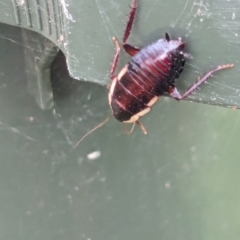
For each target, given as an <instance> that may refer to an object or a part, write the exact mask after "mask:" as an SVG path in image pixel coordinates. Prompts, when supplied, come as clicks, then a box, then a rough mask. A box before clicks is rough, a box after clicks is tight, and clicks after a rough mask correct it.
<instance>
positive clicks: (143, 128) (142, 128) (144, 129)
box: [136, 121, 147, 134]
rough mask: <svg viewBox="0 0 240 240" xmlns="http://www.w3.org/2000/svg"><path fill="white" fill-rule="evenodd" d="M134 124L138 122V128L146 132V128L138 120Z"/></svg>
mask: <svg viewBox="0 0 240 240" xmlns="http://www.w3.org/2000/svg"><path fill="white" fill-rule="evenodd" d="M136 124H138V125H139V126H140V128H141V130H142V131H143V133H144V134H147V130H146V128H145V127H144V126H143V124H142V123H141V122H140V121H136Z"/></svg>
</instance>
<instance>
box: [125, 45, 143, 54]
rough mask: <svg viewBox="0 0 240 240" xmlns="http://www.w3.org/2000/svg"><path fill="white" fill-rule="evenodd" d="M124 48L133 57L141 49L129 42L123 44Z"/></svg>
mask: <svg viewBox="0 0 240 240" xmlns="http://www.w3.org/2000/svg"><path fill="white" fill-rule="evenodd" d="M123 48H124V50H125V51H126V52H127V53H128V54H129V55H130V56H132V57H133V56H134V55H135V54H136V53H138V52H139V51H140V49H139V48H138V47H135V46H132V45H130V44H128V43H125V44H123Z"/></svg>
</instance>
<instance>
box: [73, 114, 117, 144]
mask: <svg viewBox="0 0 240 240" xmlns="http://www.w3.org/2000/svg"><path fill="white" fill-rule="evenodd" d="M112 116H113V114H111V115H110V116H108V117H107V118H106V119H105V120H104V121H103V122H101V123H100V124H98V125H97V126H96V127H94V128H93V129H92V130H90V131H89V132H87V133H86V134H85V135H84V136H83V137H82V138H81V139H80V140H79V141H78V142H77V143H76V144H75V146H74V147H73V148H76V147H77V146H78V145H79V143H80V142H82V140H83V139H84V138H85V137H87V136H88V135H89V134H91V133H92V132H94V131H96V130H97V129H98V128H100V127H102V126H103V125H104V124H106V123H107V122H108V121H109V119H110V118H111V117H112Z"/></svg>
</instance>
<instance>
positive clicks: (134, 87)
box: [75, 0, 233, 147]
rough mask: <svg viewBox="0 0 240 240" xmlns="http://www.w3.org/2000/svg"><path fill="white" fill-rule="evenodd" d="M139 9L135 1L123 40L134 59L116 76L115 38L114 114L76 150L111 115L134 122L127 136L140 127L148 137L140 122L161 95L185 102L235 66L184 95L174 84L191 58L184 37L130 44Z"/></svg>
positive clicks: (111, 93) (111, 95) (110, 95)
mask: <svg viewBox="0 0 240 240" xmlns="http://www.w3.org/2000/svg"><path fill="white" fill-rule="evenodd" d="M136 10H137V0H132V4H131V7H130V13H129V15H128V21H127V24H126V28H125V31H124V35H123V39H122V47H123V49H124V50H125V51H126V52H127V53H128V54H129V55H130V56H131V57H132V58H131V60H130V61H129V62H128V63H127V65H125V67H123V68H122V70H121V71H120V72H119V73H118V74H115V70H116V67H117V63H118V60H119V54H120V44H119V43H118V41H117V39H116V38H115V37H113V42H114V44H115V48H116V51H115V55H114V59H113V62H112V65H111V70H110V79H111V80H112V83H111V85H110V87H109V93H108V101H109V105H110V107H111V110H112V114H111V115H110V116H109V117H108V118H107V119H106V120H104V121H103V122H102V123H100V124H99V125H98V126H96V127H95V128H93V129H92V130H91V131H90V132H88V133H87V134H86V135H84V136H83V137H82V139H81V140H80V141H79V142H78V143H77V144H76V145H75V147H76V146H77V145H78V144H79V143H80V142H81V141H82V140H83V138H85V137H86V136H87V135H88V134H90V133H91V132H93V131H95V130H96V129H97V128H99V127H101V126H103V125H104V124H105V123H106V122H107V121H108V120H109V119H110V118H111V117H112V116H114V117H115V118H116V119H117V120H118V121H120V122H122V123H123V124H124V123H133V126H132V129H131V130H130V131H129V132H127V133H131V132H132V131H133V128H134V126H135V125H136V124H137V125H139V126H140V128H141V129H142V131H143V133H144V134H147V131H146V129H145V127H144V126H143V124H142V123H141V122H140V121H139V119H140V118H141V117H142V116H144V115H145V114H147V113H148V112H149V111H150V110H151V108H152V106H153V105H154V104H155V103H156V102H157V101H158V99H159V97H160V96H162V95H163V94H165V93H168V94H169V95H170V96H171V97H172V98H174V99H176V100H178V101H180V100H183V99H184V98H186V97H187V96H189V95H190V94H191V93H193V92H194V91H195V90H196V88H198V87H199V86H200V85H201V84H202V83H203V82H205V81H206V80H207V79H208V78H209V77H210V76H211V75H212V74H213V73H214V72H217V71H220V70H223V69H228V68H232V67H233V64H225V65H219V66H217V67H216V68H214V69H212V70H209V71H208V72H207V73H205V74H204V75H203V76H202V77H200V78H199V79H198V80H197V82H195V83H194V84H193V85H192V86H191V87H190V88H188V89H187V90H186V91H185V92H184V93H183V94H182V95H181V94H180V93H179V92H178V90H177V88H176V87H175V86H174V83H175V80H176V79H177V78H178V77H179V75H180V74H181V72H182V71H183V67H184V64H185V61H186V59H188V58H190V55H189V54H187V53H185V52H184V51H183V50H184V47H185V45H186V42H183V41H182V40H181V38H178V39H176V40H173V39H171V38H170V36H169V35H168V33H166V34H165V38H162V39H158V40H157V41H155V42H153V43H151V44H149V45H147V46H145V47H143V48H138V47H136V46H133V45H130V44H128V43H127V39H128V37H129V35H130V32H131V29H132V25H133V21H134V17H135V13H136ZM125 132H126V130H125Z"/></svg>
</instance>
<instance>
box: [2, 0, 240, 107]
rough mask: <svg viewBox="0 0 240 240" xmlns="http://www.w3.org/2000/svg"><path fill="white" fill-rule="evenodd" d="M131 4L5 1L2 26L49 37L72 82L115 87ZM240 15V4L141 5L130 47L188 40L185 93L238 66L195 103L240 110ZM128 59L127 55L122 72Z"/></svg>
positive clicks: (207, 0)
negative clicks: (113, 72)
mask: <svg viewBox="0 0 240 240" xmlns="http://www.w3.org/2000/svg"><path fill="white" fill-rule="evenodd" d="M130 3H131V0H122V1H117V0H114V1H109V0H101V1H100V0H95V1H85V0H78V1H67V0H66V1H64V0H61V1H60V0H59V1H33V0H29V1H20V0H16V1H8V0H5V1H1V3H0V22H3V23H8V24H11V25H15V26H19V27H22V28H26V29H29V30H33V31H36V32H38V33H40V34H41V35H43V36H45V37H47V38H48V39H50V40H51V41H52V42H53V43H55V44H56V45H57V46H58V47H59V48H60V49H61V50H62V51H63V52H64V53H65V55H66V58H67V63H68V69H69V72H70V75H71V76H72V77H74V78H76V79H80V80H85V81H90V82H97V83H99V84H101V85H103V84H104V85H106V84H109V82H110V81H109V78H108V74H109V68H110V63H111V61H112V58H113V54H114V46H113V43H112V37H113V36H116V37H117V38H118V39H119V40H121V39H122V34H123V31H124V26H125V23H126V19H127V17H126V14H128V12H129V4H130ZM239 9H240V3H239V2H238V1H225V0H204V1H197V0H188V1H185V0H177V1H176V0H168V1H163V0H156V1H143V0H139V9H138V13H137V17H136V21H135V23H134V27H133V31H132V35H131V36H130V38H129V43H132V44H134V45H135V44H136V45H138V46H144V45H145V44H148V43H150V42H152V41H154V40H156V39H158V38H162V37H163V36H164V33H165V32H169V34H170V36H171V37H172V38H178V37H182V39H183V40H184V41H186V42H187V48H186V51H188V52H189V53H190V54H192V56H193V59H192V60H191V61H188V63H187V65H186V67H185V69H184V73H183V74H182V76H181V78H180V79H179V81H178V82H179V83H178V87H179V89H180V90H181V92H183V91H184V90H186V88H188V87H189V86H190V85H191V84H192V83H193V82H194V81H195V80H196V79H197V78H198V77H199V76H201V75H202V74H203V73H204V72H206V71H207V70H208V69H210V68H213V67H215V66H217V65H219V64H225V63H233V64H234V65H235V68H234V69H233V70H229V71H225V72H221V73H217V74H215V77H214V78H212V79H210V80H209V81H208V84H207V85H206V86H201V88H200V90H201V91H200V90H199V91H197V92H196V93H195V94H194V95H192V96H191V97H190V99H191V100H192V101H196V102H204V103H208V104H214V105H223V106H237V107H239V106H240V100H239V99H240V97H239V88H240V84H239V57H238V56H239V55H240V51H239V47H238V45H239V35H240V31H239V27H238V26H239V20H240V19H239V14H238V13H239ZM7 38H8V37H7ZM9 40H10V41H11V38H9ZM128 59H129V58H128V56H126V54H124V53H123V54H122V58H121V61H120V64H119V67H118V70H119V69H120V68H121V67H123V66H124V65H125V64H126V63H127V61H128ZM42 81H44V80H42ZM48 91H49V89H48ZM43 95H44V93H43ZM47 100H48V99H47ZM43 102H44V99H43Z"/></svg>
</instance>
